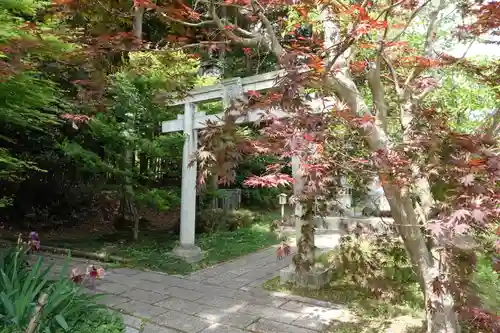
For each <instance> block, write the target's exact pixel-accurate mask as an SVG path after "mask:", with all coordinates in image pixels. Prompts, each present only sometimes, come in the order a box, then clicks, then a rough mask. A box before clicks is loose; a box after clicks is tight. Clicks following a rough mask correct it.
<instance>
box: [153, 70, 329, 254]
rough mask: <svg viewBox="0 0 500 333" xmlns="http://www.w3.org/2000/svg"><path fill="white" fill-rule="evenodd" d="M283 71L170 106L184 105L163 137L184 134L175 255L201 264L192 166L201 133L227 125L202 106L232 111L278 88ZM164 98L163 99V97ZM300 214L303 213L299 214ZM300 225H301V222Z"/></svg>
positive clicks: (251, 117)
mask: <svg viewBox="0 0 500 333" xmlns="http://www.w3.org/2000/svg"><path fill="white" fill-rule="evenodd" d="M283 74H284V72H283V71H275V72H270V73H266V74H260V75H254V76H251V77H246V78H232V79H228V80H224V81H222V82H221V83H219V84H215V85H212V86H207V87H201V88H198V89H195V90H193V91H191V92H190V93H189V95H188V97H187V98H185V99H183V100H179V101H175V102H173V103H169V105H170V106H175V105H182V104H184V114H183V115H178V116H177V119H175V120H170V121H164V122H162V126H161V128H162V133H172V132H178V131H183V132H184V147H183V150H182V189H181V225H180V246H179V247H177V248H176V249H174V250H173V251H172V253H173V254H174V255H176V256H179V257H181V258H183V259H185V260H186V261H188V262H196V261H199V260H201V258H202V256H203V254H202V251H201V249H200V248H199V247H198V246H196V244H195V219H196V179H197V164H196V162H194V163H193V164H192V165H191V166H189V164H190V162H191V161H190V158H191V157H192V156H193V154H194V153H195V152H196V150H197V148H198V130H200V129H203V128H205V127H206V124H207V121H211V122H216V123H217V122H218V123H221V124H222V122H223V120H222V119H223V116H224V113H223V112H222V113H219V114H216V115H206V114H205V113H204V112H197V105H196V103H198V102H206V101H213V100H219V99H222V100H223V103H224V108H226V107H228V106H229V104H230V102H231V101H232V100H236V99H242V98H244V93H245V92H248V91H261V90H265V89H270V88H272V87H273V86H274V85H275V82H276V79H277V78H279V77H280V76H281V75H283ZM160 97H161V96H160ZM319 102H321V101H314V102H311V103H310V104H311V106H312V109H313V112H314V113H320V112H323V111H324V110H325V106H324V105H323V103H319ZM271 112H272V114H273V115H274V116H276V117H278V118H286V117H288V114H287V113H286V112H283V111H281V110H277V109H274V110H272V111H271ZM264 114H266V110H262V109H258V110H252V111H249V112H248V113H246V114H245V115H244V116H241V117H239V118H237V120H236V123H240V124H242V123H252V122H257V121H259V120H261V119H262V116H263V115H264ZM298 167H299V163H298V161H293V160H292V171H293V176H294V178H298V177H296V174H297V171H298ZM302 183H303V182H301V181H300V180H299V179H296V184H295V185H294V192H295V193H297V192H300V191H301V190H302V186H303V184H302ZM298 212H300V209H299V211H298ZM297 220H298V223H300V221H299V219H297ZM296 227H297V237H298V236H299V235H300V225H297V226H296Z"/></svg>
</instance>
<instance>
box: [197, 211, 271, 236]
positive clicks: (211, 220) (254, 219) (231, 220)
mask: <svg viewBox="0 0 500 333" xmlns="http://www.w3.org/2000/svg"><path fill="white" fill-rule="evenodd" d="M259 222H262V216H261V215H260V214H258V213H255V212H253V211H251V210H247V209H239V210H231V211H224V210H223V209H220V208H215V209H205V210H202V211H200V212H199V213H198V214H197V218H196V228H197V230H198V231H199V232H206V233H213V232H218V231H234V230H237V229H240V228H247V227H249V226H251V225H252V224H254V223H259Z"/></svg>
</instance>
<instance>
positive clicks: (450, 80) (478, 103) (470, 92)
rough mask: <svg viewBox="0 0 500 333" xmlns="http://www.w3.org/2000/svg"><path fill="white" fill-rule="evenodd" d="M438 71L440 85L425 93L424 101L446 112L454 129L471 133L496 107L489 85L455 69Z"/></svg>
mask: <svg viewBox="0 0 500 333" xmlns="http://www.w3.org/2000/svg"><path fill="white" fill-rule="evenodd" d="M441 74H442V79H441V88H440V89H436V90H435V91H433V92H432V93H431V94H430V95H429V96H428V98H427V99H426V104H427V105H437V106H438V107H439V110H440V111H441V112H446V113H447V114H449V115H450V116H451V120H452V123H451V125H452V128H453V129H454V130H457V131H460V132H466V133H472V132H474V131H475V130H477V129H478V128H480V126H481V125H482V124H483V123H484V121H485V119H486V118H487V116H488V115H489V114H490V113H491V111H492V110H493V109H494V108H495V107H496V106H497V103H498V101H497V99H496V95H495V91H494V89H493V87H489V86H487V85H485V84H483V83H481V82H479V81H477V80H476V79H475V78H474V77H473V76H472V75H470V74H468V73H466V72H465V71H463V70H460V69H458V68H451V69H447V70H445V71H443V72H442V73H441Z"/></svg>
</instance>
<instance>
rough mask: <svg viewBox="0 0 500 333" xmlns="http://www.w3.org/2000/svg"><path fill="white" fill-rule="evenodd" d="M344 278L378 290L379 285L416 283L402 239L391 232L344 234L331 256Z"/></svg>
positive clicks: (375, 291) (374, 290)
mask: <svg viewBox="0 0 500 333" xmlns="http://www.w3.org/2000/svg"><path fill="white" fill-rule="evenodd" d="M330 261H332V263H333V265H334V266H335V268H336V269H335V271H337V272H340V273H339V274H342V277H343V278H346V279H347V280H350V281H352V282H354V283H356V284H358V285H360V286H362V287H365V288H367V289H369V290H372V291H373V292H374V293H377V292H378V290H379V289H380V286H381V284H393V285H394V287H396V286H398V285H406V284H411V283H415V282H416V276H415V274H414V273H413V270H412V265H411V263H410V261H409V259H408V257H407V255H406V251H405V249H404V246H403V244H402V241H401V240H400V239H399V238H398V237H395V236H393V235H390V234H373V235H371V236H363V237H355V236H351V235H347V236H343V237H342V238H341V241H340V247H339V249H338V251H335V252H333V255H332V257H331V259H330Z"/></svg>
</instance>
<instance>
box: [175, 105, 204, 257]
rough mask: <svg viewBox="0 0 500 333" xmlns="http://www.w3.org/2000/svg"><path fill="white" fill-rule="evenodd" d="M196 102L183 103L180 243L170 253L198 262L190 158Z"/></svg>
mask: <svg viewBox="0 0 500 333" xmlns="http://www.w3.org/2000/svg"><path fill="white" fill-rule="evenodd" d="M195 113H196V104H194V103H186V104H184V119H183V123H184V146H183V149H182V189H181V202H182V205H181V226H180V244H179V246H178V247H176V248H175V249H173V250H172V254H173V255H175V256H177V257H180V258H182V259H184V260H185V261H187V262H198V261H200V260H201V259H202V258H203V252H202V250H201V249H200V248H199V247H198V246H197V245H196V244H195V242H194V241H195V239H194V238H195V228H196V224H195V221H196V177H197V176H196V173H197V165H196V160H194V161H193V162H192V163H193V164H191V165H190V162H191V161H190V159H191V158H192V157H193V155H194V153H195V152H196V150H197V147H198V131H197V130H196V129H195V128H194V126H193V125H194V117H195Z"/></svg>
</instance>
